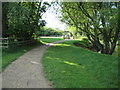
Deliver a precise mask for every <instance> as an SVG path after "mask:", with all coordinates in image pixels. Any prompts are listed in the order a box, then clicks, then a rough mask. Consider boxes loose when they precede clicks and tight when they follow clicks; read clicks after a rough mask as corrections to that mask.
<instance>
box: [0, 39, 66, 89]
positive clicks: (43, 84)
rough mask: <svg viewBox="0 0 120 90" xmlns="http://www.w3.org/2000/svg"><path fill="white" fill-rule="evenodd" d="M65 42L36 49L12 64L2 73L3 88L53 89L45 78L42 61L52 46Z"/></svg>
mask: <svg viewBox="0 0 120 90" xmlns="http://www.w3.org/2000/svg"><path fill="white" fill-rule="evenodd" d="M63 41H66V40H61V41H57V42H54V43H49V44H46V45H42V46H39V47H37V48H34V49H32V50H30V51H28V52H27V53H25V54H24V55H23V56H21V57H19V58H18V59H17V60H15V61H14V62H12V63H11V64H10V65H9V66H8V67H7V68H6V69H5V70H4V72H2V88H52V84H51V83H50V82H49V81H48V80H46V79H45V77H44V72H43V67H42V64H41V63H40V60H41V59H42V56H43V54H44V52H45V51H46V50H47V49H48V48H49V47H50V46H51V45H54V44H55V43H59V42H63Z"/></svg>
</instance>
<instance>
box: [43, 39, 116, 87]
mask: <svg viewBox="0 0 120 90" xmlns="http://www.w3.org/2000/svg"><path fill="white" fill-rule="evenodd" d="M76 41H77V40H76ZM73 42H75V41H66V42H62V43H59V44H56V45H54V46H52V47H50V48H49V49H48V50H47V51H46V53H45V55H44V57H43V60H42V63H43V66H44V71H45V76H46V78H48V80H50V81H51V82H52V84H53V87H54V88H116V87H118V77H117V74H118V57H115V56H110V55H105V54H99V53H96V52H92V51H89V50H87V49H83V48H81V47H76V46H74V45H73Z"/></svg>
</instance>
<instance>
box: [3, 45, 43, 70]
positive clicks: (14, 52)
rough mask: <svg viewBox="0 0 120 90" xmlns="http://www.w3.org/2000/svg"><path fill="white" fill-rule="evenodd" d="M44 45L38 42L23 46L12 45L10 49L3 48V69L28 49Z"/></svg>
mask: <svg viewBox="0 0 120 90" xmlns="http://www.w3.org/2000/svg"><path fill="white" fill-rule="evenodd" d="M40 45H42V43H37V44H34V45H26V46H22V47H11V48H8V49H3V51H2V69H3V70H4V69H5V68H6V67H7V66H8V65H9V64H10V63H11V62H12V61H14V60H16V59H17V58H18V57H20V56H21V55H23V54H24V53H26V52H27V51H29V50H31V49H32V48H35V47H37V46H40Z"/></svg>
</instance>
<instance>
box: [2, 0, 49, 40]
mask: <svg viewBox="0 0 120 90" xmlns="http://www.w3.org/2000/svg"><path fill="white" fill-rule="evenodd" d="M49 7H50V4H49V3H47V2H3V37H14V38H21V37H25V38H26V37H27V38H31V37H32V36H33V34H36V32H37V31H38V30H40V28H39V27H42V26H45V24H46V22H45V20H42V15H43V14H44V13H45V12H46V10H47V9H48V8H49Z"/></svg>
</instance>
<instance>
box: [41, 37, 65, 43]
mask: <svg viewBox="0 0 120 90" xmlns="http://www.w3.org/2000/svg"><path fill="white" fill-rule="evenodd" d="M59 40H63V38H62V37H40V41H41V42H42V43H51V42H55V41H59Z"/></svg>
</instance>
